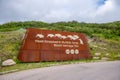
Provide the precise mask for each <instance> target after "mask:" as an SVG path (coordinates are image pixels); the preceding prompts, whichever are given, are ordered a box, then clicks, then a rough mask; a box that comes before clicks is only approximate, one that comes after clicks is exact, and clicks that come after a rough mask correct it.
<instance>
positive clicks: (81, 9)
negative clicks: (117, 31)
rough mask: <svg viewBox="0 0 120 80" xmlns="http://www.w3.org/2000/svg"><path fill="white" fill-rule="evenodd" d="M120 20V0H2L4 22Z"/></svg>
mask: <svg viewBox="0 0 120 80" xmlns="http://www.w3.org/2000/svg"><path fill="white" fill-rule="evenodd" d="M73 20H75V21H78V22H86V23H107V22H113V21H119V20H120V0H0V24H3V23H7V22H13V21H15V22H17V21H44V22H50V23H51V22H60V21H73Z"/></svg>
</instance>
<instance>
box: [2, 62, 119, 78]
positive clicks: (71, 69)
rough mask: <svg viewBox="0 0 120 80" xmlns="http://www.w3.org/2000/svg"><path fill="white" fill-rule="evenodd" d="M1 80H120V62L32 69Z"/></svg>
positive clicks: (7, 75) (12, 74) (3, 76)
mask: <svg viewBox="0 0 120 80" xmlns="http://www.w3.org/2000/svg"><path fill="white" fill-rule="evenodd" d="M0 80H120V61H112V62H97V63H82V64H70V65H62V66H53V67H46V68H38V69H31V70H25V71H20V72H15V73H10V74H5V75H0Z"/></svg>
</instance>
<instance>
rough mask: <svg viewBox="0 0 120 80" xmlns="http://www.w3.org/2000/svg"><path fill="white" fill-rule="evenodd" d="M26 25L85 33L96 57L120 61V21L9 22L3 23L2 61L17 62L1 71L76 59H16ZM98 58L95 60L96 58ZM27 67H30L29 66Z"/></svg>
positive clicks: (0, 69)
mask: <svg viewBox="0 0 120 80" xmlns="http://www.w3.org/2000/svg"><path fill="white" fill-rule="evenodd" d="M27 28H39V29H48V30H58V31H70V32H78V33H85V34H86V35H87V38H88V43H89V47H90V52H91V54H92V56H93V58H92V59H90V60H87V61H94V60H104V59H105V60H120V21H117V22H111V23H104V24H96V23H84V22H81V23H80V22H77V21H71V22H56V23H45V22H38V21H27V22H10V23H5V24H2V25H0V64H1V62H2V61H4V60H7V59H13V60H14V61H16V62H17V64H16V65H15V66H10V67H2V68H0V72H2V71H7V70H12V69H19V70H24V69H26V68H27V69H31V68H37V67H42V66H45V67H47V66H48V65H54V64H68V63H72V62H81V61H86V60H77V61H63V62H40V63H21V62H19V61H18V59H17V55H18V51H19V49H20V46H21V42H22V39H23V37H24V34H25V32H26V29H27ZM97 53H99V55H97V58H96V59H95V58H94V57H96V54H97ZM26 66H27V67H26ZM29 66H30V68H29Z"/></svg>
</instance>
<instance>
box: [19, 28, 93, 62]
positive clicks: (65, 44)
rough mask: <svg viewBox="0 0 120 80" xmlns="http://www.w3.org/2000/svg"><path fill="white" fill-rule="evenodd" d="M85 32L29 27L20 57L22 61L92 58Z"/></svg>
mask: <svg viewBox="0 0 120 80" xmlns="http://www.w3.org/2000/svg"><path fill="white" fill-rule="evenodd" d="M90 57H91V55H90V52H89V48H88V44H87V39H86V37H85V35H84V34H83V33H73V32H62V31H52V30H40V29H34V28H29V29H28V30H27V32H26V35H25V38H24V40H23V44H22V46H21V49H20V52H19V55H18V59H19V60H21V61H22V62H36V61H57V60H77V59H82V58H90Z"/></svg>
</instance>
